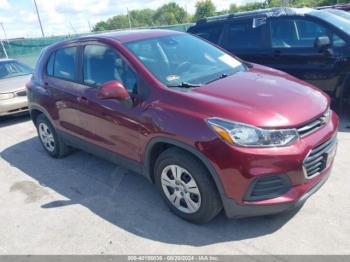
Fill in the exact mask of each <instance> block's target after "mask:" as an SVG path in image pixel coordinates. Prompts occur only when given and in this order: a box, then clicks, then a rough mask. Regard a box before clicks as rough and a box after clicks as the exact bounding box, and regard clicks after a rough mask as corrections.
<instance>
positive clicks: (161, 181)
mask: <svg viewBox="0 0 350 262" xmlns="http://www.w3.org/2000/svg"><path fill="white" fill-rule="evenodd" d="M27 87H28V97H29V109H30V113H31V117H32V119H33V122H34V124H35V125H36V127H37V129H38V134H39V138H40V141H41V143H42V145H43V147H44V149H45V150H46V151H47V153H48V154H49V155H51V156H52V157H55V158H59V157H62V156H64V155H66V154H67V153H68V152H69V149H70V148H72V147H73V148H79V149H82V150H85V151H88V152H90V153H92V154H95V155H97V156H100V157H103V158H106V159H108V160H110V161H113V162H114V163H116V164H118V165H122V166H124V167H126V168H128V169H130V170H133V171H136V172H138V173H140V174H142V175H144V176H145V177H146V178H148V179H149V180H150V181H151V182H153V183H155V184H156V185H157V187H158V188H159V190H160V192H161V194H162V196H163V198H164V199H165V202H166V203H167V204H168V206H169V207H170V209H171V210H172V211H173V212H174V213H176V214H177V215H179V216H180V217H182V218H184V219H187V220H189V221H192V222H196V223H204V222H208V221H210V220H211V219H213V218H214V217H215V216H216V215H217V214H218V213H219V211H220V210H221V209H222V207H223V208H224V210H225V212H226V214H227V216H228V217H243V216H255V215H264V214H272V213H278V212H281V211H285V210H289V209H292V208H294V207H297V206H300V205H302V204H303V203H304V201H305V200H306V199H307V198H308V197H309V196H310V195H312V194H313V193H314V192H315V191H316V190H317V189H318V188H320V187H321V185H322V184H323V183H324V182H325V181H326V179H327V178H328V175H329V173H330V169H331V166H332V162H333V159H334V155H335V151H336V145H337V137H336V133H337V127H338V117H337V115H336V114H335V113H334V112H332V111H331V110H330V109H329V102H330V101H329V98H328V97H327V95H325V94H324V93H323V92H322V91H320V90H318V89H317V88H315V87H313V86H311V85H310V84H307V83H305V82H303V81H301V80H298V79H296V78H294V77H292V76H290V75H288V74H286V73H283V72H280V71H277V70H274V69H271V68H267V67H264V66H260V65H256V64H249V63H246V62H244V61H241V60H239V59H238V58H236V57H234V56H232V55H231V54H230V53H227V52H226V51H224V50H222V49H220V48H218V47H216V46H214V45H212V44H210V43H208V42H206V41H204V40H201V39H199V38H197V37H195V36H192V35H189V34H186V33H180V32H174V31H164V30H141V31H139V30H136V31H125V32H118V33H111V34H101V35H95V36H87V37H81V38H78V39H75V40H68V41H64V42H61V43H58V44H55V45H53V46H50V47H48V48H46V49H45V51H44V52H43V53H42V55H41V56H40V58H39V60H38V63H37V66H36V69H35V72H34V74H33V77H32V79H31V81H30V83H28V85H27Z"/></svg>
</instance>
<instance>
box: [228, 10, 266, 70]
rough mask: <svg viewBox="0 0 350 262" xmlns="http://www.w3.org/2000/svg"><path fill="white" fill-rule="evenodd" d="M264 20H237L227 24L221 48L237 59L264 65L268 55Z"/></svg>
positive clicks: (259, 18)
mask: <svg viewBox="0 0 350 262" xmlns="http://www.w3.org/2000/svg"><path fill="white" fill-rule="evenodd" d="M266 27H267V26H266V18H265V17H256V18H239V19H235V20H234V21H230V22H227V26H226V29H225V37H224V41H223V47H224V48H225V49H227V50H228V51H230V52H231V53H233V54H235V55H237V56H238V57H239V58H241V59H243V60H246V61H249V62H253V63H258V64H264V62H265V59H266V56H267V55H268V51H269V50H268V49H269V48H268V42H267V41H268V38H267V30H266Z"/></svg>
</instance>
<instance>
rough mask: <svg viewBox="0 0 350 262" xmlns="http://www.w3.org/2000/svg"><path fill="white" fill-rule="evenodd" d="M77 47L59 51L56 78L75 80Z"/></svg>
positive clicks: (57, 53)
mask: <svg viewBox="0 0 350 262" xmlns="http://www.w3.org/2000/svg"><path fill="white" fill-rule="evenodd" d="M76 52H77V47H67V48H62V49H58V50H57V51H56V55H55V63H54V68H53V71H54V74H53V75H54V76H55V77H58V78H63V79H66V80H75V79H76V72H75V60H76Z"/></svg>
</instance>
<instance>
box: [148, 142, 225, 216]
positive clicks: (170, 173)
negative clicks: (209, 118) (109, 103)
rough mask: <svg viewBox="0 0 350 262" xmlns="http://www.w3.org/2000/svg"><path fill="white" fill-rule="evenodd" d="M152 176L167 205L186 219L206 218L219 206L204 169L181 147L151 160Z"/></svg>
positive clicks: (217, 198)
mask: <svg viewBox="0 0 350 262" xmlns="http://www.w3.org/2000/svg"><path fill="white" fill-rule="evenodd" d="M155 179H156V184H157V186H158V188H159V190H160V191H161V194H162V196H163V198H164V200H165V202H166V203H167V205H168V206H169V208H170V209H171V210H172V211H173V212H174V213H175V214H177V215H178V216H180V217H182V218H184V219H186V220H188V221H191V222H194V223H206V222H209V221H210V220H212V219H213V218H214V217H215V216H216V215H217V214H218V213H219V212H220V210H221V208H222V204H221V200H220V196H219V193H218V192H217V189H216V187H215V184H214V182H213V181H212V179H211V177H210V174H209V172H208V170H207V169H206V168H205V167H204V166H203V164H202V163H201V162H200V161H199V160H198V159H197V158H196V157H194V156H193V155H192V154H190V153H188V152H186V151H184V150H181V149H178V148H170V149H167V150H166V151H164V152H163V153H162V154H161V155H160V156H159V157H158V159H157V161H156V164H155Z"/></svg>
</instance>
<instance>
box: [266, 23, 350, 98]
mask: <svg viewBox="0 0 350 262" xmlns="http://www.w3.org/2000/svg"><path fill="white" fill-rule="evenodd" d="M269 25H270V27H269V28H270V37H271V51H270V53H269V56H268V57H267V58H266V61H265V65H267V66H270V67H273V68H276V69H279V70H282V71H285V72H287V73H289V74H291V75H293V76H295V77H297V78H300V79H303V80H305V81H307V82H309V83H311V84H313V85H315V86H317V87H319V88H321V89H322V90H324V91H326V92H328V93H330V94H332V93H333V91H334V89H335V87H336V86H337V82H338V77H339V75H340V72H341V70H342V67H343V65H344V64H343V63H344V61H343V60H342V58H341V55H340V54H339V51H338V50H339V48H340V47H341V46H342V45H345V41H343V40H342V39H341V38H340V37H338V36H337V35H336V34H334V33H332V32H331V31H330V30H329V29H328V28H326V27H325V26H324V25H321V24H319V23H317V22H316V21H313V20H310V18H302V17H278V18H271V19H270V23H269ZM322 36H328V37H329V38H330V40H331V42H332V43H333V44H332V47H331V48H329V49H327V50H319V49H318V48H316V47H315V41H316V38H317V37H322ZM335 40H336V41H335ZM335 45H336V46H335Z"/></svg>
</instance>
